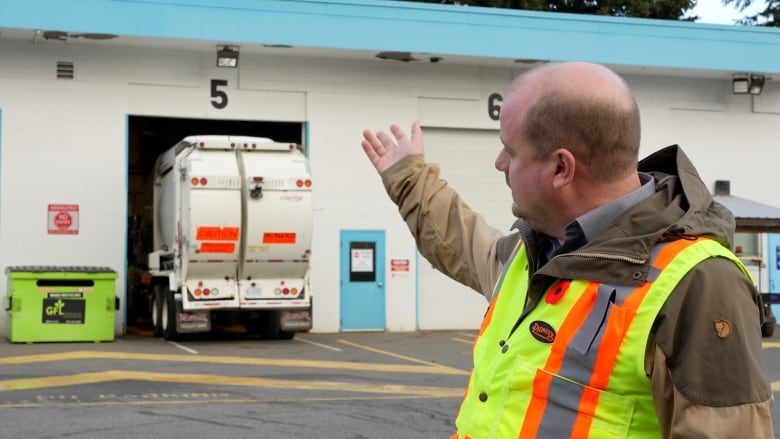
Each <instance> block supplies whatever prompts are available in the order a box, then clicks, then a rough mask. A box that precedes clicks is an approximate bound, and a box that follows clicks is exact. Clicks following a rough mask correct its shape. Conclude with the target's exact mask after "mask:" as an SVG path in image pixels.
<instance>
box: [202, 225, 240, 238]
mask: <svg viewBox="0 0 780 439" xmlns="http://www.w3.org/2000/svg"><path fill="white" fill-rule="evenodd" d="M239 230H240V229H239V228H238V227H218V226H201V227H198V229H197V231H196V233H195V239H197V240H198V241H238V232H239Z"/></svg>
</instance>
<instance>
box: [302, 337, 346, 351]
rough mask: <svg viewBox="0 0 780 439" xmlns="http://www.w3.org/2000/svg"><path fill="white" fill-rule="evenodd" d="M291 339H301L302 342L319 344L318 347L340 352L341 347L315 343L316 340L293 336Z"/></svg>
mask: <svg viewBox="0 0 780 439" xmlns="http://www.w3.org/2000/svg"><path fill="white" fill-rule="evenodd" d="M293 340H298V341H302V342H304V343H309V344H311V345H314V346H319V347H321V348H323V349H330V350H331V351H336V352H341V349H339V348H337V347H333V346H328V345H326V344H322V343H317V342H316V341H311V340H306V339H305V338H301V337H295V338H294V339H293Z"/></svg>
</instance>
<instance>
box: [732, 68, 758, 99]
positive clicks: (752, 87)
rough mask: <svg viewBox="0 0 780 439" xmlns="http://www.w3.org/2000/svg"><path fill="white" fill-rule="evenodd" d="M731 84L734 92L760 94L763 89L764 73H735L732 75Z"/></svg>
mask: <svg viewBox="0 0 780 439" xmlns="http://www.w3.org/2000/svg"><path fill="white" fill-rule="evenodd" d="M731 86H732V89H731V90H732V92H733V93H734V94H752V95H760V94H761V91H763V90H764V75H748V74H747V73H737V74H735V75H733V76H732V79H731Z"/></svg>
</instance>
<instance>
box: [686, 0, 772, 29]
mask: <svg viewBox="0 0 780 439" xmlns="http://www.w3.org/2000/svg"><path fill="white" fill-rule="evenodd" d="M763 6H764V1H763V0H754V1H753V4H752V5H751V6H750V8H748V9H746V10H745V11H743V12H739V11H738V10H737V8H735V7H734V5H733V4H730V5H728V6H723V4H722V3H721V0H699V1H698V2H697V4H696V7H695V8H693V13H694V14H696V15H698V16H699V17H701V18H700V19H699V21H697V23H710V24H734V20H736V19H739V18H742V17H743V16H745V15H748V14H752V13H755V12H756V11H757V10H761V9H763Z"/></svg>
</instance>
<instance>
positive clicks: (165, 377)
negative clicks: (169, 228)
mask: <svg viewBox="0 0 780 439" xmlns="http://www.w3.org/2000/svg"><path fill="white" fill-rule="evenodd" d="M109 381H152V382H166V383H186V384H207V385H222V386H242V387H246V386H252V387H272V388H280V389H298V390H307V391H311V390H324V391H334V392H357V393H379V394H398V395H410V396H420V397H427V398H450V397H456V396H462V394H463V389H461V388H457V389H456V388H449V387H434V386H407V385H402V384H377V383H348V382H343V381H301V380H277V379H269V378H258V377H244V376H224V375H201V374H174V373H155V372H142V371H128V370H108V371H103V372H92V373H79V374H73V375H60V376H50V377H44V378H24V379H18V380H7V381H0V391H11V390H32V389H41V388H50V387H63V386H76V385H83V384H95V383H102V382H109Z"/></svg>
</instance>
